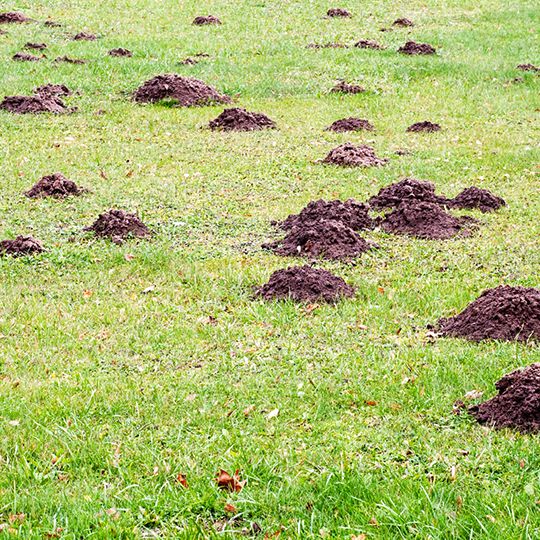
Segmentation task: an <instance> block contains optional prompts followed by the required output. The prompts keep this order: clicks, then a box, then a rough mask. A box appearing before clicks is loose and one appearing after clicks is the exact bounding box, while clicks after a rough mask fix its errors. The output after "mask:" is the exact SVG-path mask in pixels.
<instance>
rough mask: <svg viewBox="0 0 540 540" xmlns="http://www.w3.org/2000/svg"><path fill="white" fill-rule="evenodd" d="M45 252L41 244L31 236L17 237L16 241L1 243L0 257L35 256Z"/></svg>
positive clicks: (3, 241)
mask: <svg viewBox="0 0 540 540" xmlns="http://www.w3.org/2000/svg"><path fill="white" fill-rule="evenodd" d="M42 251H45V250H44V248H43V246H42V245H41V242H40V241H39V240H36V239H35V238H32V237H31V236H17V238H15V239H14V240H2V241H1V242H0V255H12V256H13V257H21V256H23V255H34V254H35V253H41V252H42Z"/></svg>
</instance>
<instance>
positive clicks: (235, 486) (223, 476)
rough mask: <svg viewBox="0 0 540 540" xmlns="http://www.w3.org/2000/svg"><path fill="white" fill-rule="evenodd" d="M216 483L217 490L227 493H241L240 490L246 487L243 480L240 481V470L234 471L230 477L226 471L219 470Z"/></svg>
mask: <svg viewBox="0 0 540 540" xmlns="http://www.w3.org/2000/svg"><path fill="white" fill-rule="evenodd" d="M216 482H217V485H218V487H219V488H221V489H227V490H229V491H242V488H243V487H244V486H245V485H246V481H245V480H243V481H241V480H240V469H236V471H235V472H234V474H233V475H232V476H231V475H230V474H229V473H228V472H227V471H224V470H223V469H220V470H219V472H218V474H217V477H216Z"/></svg>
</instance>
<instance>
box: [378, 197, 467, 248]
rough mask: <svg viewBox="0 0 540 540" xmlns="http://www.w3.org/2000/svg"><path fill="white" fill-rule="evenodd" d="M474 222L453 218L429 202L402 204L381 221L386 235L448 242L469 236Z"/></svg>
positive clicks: (463, 218)
mask: <svg viewBox="0 0 540 540" xmlns="http://www.w3.org/2000/svg"><path fill="white" fill-rule="evenodd" d="M474 222H475V220H472V219H471V218H465V217H454V216H452V215H451V214H449V213H448V212H446V211H445V210H444V209H443V208H442V207H441V206H439V205H438V204H435V203H431V202H404V203H402V204H400V205H399V206H398V207H397V208H396V209H395V210H394V211H392V212H390V213H389V214H387V215H386V216H384V218H383V219H382V221H381V226H382V228H383V230H385V231H386V232H388V233H394V234H404V235H407V236H414V237H416V238H425V239H429V240H448V239H449V238H452V237H454V236H456V235H457V234H462V235H467V234H470V228H471V227H472V225H473V223H474Z"/></svg>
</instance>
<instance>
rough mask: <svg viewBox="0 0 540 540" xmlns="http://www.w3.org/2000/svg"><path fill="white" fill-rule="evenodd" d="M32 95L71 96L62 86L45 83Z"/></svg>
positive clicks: (69, 91) (67, 89)
mask: <svg viewBox="0 0 540 540" xmlns="http://www.w3.org/2000/svg"><path fill="white" fill-rule="evenodd" d="M34 94H36V95H42V96H71V94H72V92H71V90H70V89H69V88H68V87H67V86H65V85H64V84H52V83H47V84H43V85H42V86H38V87H37V88H35V89H34Z"/></svg>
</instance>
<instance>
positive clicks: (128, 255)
mask: <svg viewBox="0 0 540 540" xmlns="http://www.w3.org/2000/svg"><path fill="white" fill-rule="evenodd" d="M134 258H135V255H133V253H126V254H125V255H124V259H126V261H128V262H129V261H132V260H133V259H134Z"/></svg>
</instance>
